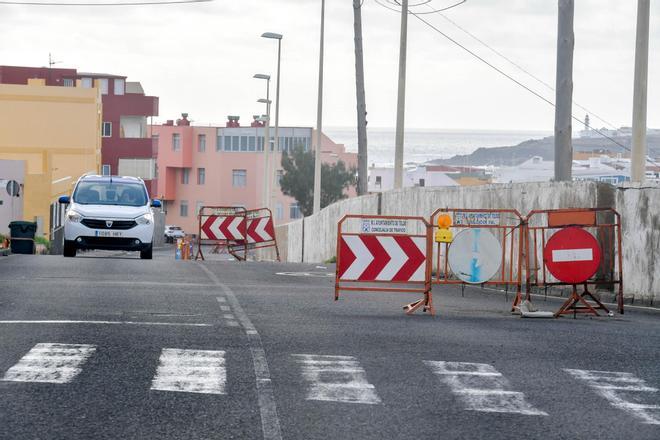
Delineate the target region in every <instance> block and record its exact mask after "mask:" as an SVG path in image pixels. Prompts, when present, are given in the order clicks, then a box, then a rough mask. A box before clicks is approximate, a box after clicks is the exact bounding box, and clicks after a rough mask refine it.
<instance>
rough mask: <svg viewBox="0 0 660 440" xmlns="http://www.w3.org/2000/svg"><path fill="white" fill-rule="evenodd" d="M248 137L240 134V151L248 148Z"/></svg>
mask: <svg viewBox="0 0 660 440" xmlns="http://www.w3.org/2000/svg"><path fill="white" fill-rule="evenodd" d="M247 139H248V137H247V136H241V151H247V149H248V140H247Z"/></svg>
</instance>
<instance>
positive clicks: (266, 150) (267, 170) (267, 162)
mask: <svg viewBox="0 0 660 440" xmlns="http://www.w3.org/2000/svg"><path fill="white" fill-rule="evenodd" d="M252 78H256V79H263V80H266V99H259V100H258V101H257V102H260V103H262V104H266V119H265V121H264V120H263V118H261V120H262V121H264V187H263V191H264V193H263V195H262V198H261V200H262V203H263V206H264V207H266V208H268V207H269V203H270V182H269V176H270V148H266V146H267V145H270V133H269V130H268V129H269V125H270V75H266V74H263V73H256V74H254V75H253V76H252Z"/></svg>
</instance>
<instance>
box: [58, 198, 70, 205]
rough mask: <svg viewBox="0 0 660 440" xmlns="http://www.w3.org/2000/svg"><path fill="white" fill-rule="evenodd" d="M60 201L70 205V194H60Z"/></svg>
mask: <svg viewBox="0 0 660 440" xmlns="http://www.w3.org/2000/svg"><path fill="white" fill-rule="evenodd" d="M58 202H60V203H61V204H63V205H68V204H69V203H71V197H69V196H60V198H59V200H58Z"/></svg>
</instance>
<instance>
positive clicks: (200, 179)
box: [197, 168, 206, 185]
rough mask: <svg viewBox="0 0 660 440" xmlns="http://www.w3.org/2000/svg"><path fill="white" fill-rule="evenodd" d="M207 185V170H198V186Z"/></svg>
mask: <svg viewBox="0 0 660 440" xmlns="http://www.w3.org/2000/svg"><path fill="white" fill-rule="evenodd" d="M205 183H206V169H205V168H197V185H204V184H205Z"/></svg>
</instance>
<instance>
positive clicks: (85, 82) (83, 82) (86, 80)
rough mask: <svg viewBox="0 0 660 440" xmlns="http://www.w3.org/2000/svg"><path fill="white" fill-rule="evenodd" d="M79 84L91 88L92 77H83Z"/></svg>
mask: <svg viewBox="0 0 660 440" xmlns="http://www.w3.org/2000/svg"><path fill="white" fill-rule="evenodd" d="M81 85H82V86H83V88H85V89H91V88H92V78H83V79H82V80H81Z"/></svg>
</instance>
